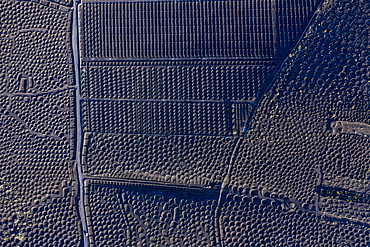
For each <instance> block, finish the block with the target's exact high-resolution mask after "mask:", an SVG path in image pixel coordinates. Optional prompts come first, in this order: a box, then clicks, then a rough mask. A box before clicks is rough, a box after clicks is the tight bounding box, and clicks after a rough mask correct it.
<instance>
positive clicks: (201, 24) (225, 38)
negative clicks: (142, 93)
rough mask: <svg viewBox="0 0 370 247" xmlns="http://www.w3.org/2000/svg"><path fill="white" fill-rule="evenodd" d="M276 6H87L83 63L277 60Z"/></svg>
mask: <svg viewBox="0 0 370 247" xmlns="http://www.w3.org/2000/svg"><path fill="white" fill-rule="evenodd" d="M274 2H275V1H273V0H248V1H153V2H152V1H131V2H111V3H99V2H89V1H87V2H83V5H82V9H81V18H82V22H81V26H82V32H81V33H83V37H82V43H83V44H82V47H83V58H86V59H91V58H126V59H127V58H204V57H209V58H212V57H213V58H220V57H227V58H232V57H233V58H274V57H275V53H276V51H275V50H276V49H275V39H276V37H275V36H276V32H275V11H274V9H275V8H274Z"/></svg>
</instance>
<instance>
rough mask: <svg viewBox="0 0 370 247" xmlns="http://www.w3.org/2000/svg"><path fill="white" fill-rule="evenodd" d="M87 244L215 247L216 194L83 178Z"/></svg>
mask: <svg viewBox="0 0 370 247" xmlns="http://www.w3.org/2000/svg"><path fill="white" fill-rule="evenodd" d="M87 182H88V185H87V186H88V187H87V188H88V195H87V198H88V199H87V205H86V207H87V211H88V226H89V233H90V234H91V235H90V245H92V246H117V245H123V246H156V245H159V246H216V244H218V243H217V230H216V228H215V213H214V211H215V206H216V198H217V196H215V195H212V194H207V193H204V192H202V190H200V191H198V192H196V191H195V192H185V191H181V190H168V189H160V188H155V187H154V188H146V187H145V186H144V187H140V186H139V187H137V186H136V187H130V186H129V185H126V186H122V185H121V186H120V185H119V184H115V185H112V183H110V184H109V182H108V184H104V183H103V184H101V182H98V181H94V180H88V181H87Z"/></svg>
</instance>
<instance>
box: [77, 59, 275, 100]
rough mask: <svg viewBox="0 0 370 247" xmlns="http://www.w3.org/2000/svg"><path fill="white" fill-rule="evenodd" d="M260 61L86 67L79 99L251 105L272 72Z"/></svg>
mask: <svg viewBox="0 0 370 247" xmlns="http://www.w3.org/2000/svg"><path fill="white" fill-rule="evenodd" d="M274 65H276V62H274V61H270V62H264V61H242V60H237V61H230V60H213V61H165V60H162V61H140V62H132V61H131V62H129V61H127V62H87V63H86V64H85V66H84V68H85V70H86V72H85V73H83V78H82V82H83V84H82V90H83V96H84V98H102V99H177V100H224V99H229V100H238V101H254V100H255V99H256V98H257V96H258V95H260V94H261V90H262V87H263V85H264V83H265V81H266V80H267V79H268V77H269V75H270V74H271V72H272V71H273V70H274V67H275V66H274Z"/></svg>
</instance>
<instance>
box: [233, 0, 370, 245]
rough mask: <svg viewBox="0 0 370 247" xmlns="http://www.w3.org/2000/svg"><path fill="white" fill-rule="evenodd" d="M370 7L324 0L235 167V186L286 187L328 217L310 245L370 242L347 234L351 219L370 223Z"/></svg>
mask: <svg viewBox="0 0 370 247" xmlns="http://www.w3.org/2000/svg"><path fill="white" fill-rule="evenodd" d="M369 11H370V5H369V2H368V1H356V2H354V1H346V2H343V1H326V2H324V3H323V5H322V7H321V8H319V10H318V12H317V15H316V18H315V20H314V21H313V22H312V24H311V26H310V27H309V28H308V30H307V33H306V35H304V37H303V38H302V40H301V42H300V43H298V45H297V46H296V49H295V50H294V51H293V52H292V53H291V54H290V55H289V58H288V59H287V61H286V63H285V64H284V65H283V66H282V68H281V70H280V72H279V73H278V74H277V77H276V80H275V81H274V83H273V85H272V87H271V89H270V90H268V92H267V93H266V94H265V97H264V98H263V100H262V101H261V104H260V106H259V108H258V109H257V111H256V114H255V115H254V116H253V120H252V123H251V127H250V130H249V131H248V133H247V135H246V138H245V139H244V140H243V142H241V145H240V149H239V152H238V155H237V158H235V163H234V165H233V168H232V171H231V174H232V175H231V176H230V181H231V182H230V185H229V188H234V187H235V188H252V187H259V189H260V190H265V191H268V192H269V193H271V194H273V193H277V194H281V197H286V198H287V199H289V201H290V202H292V203H293V204H294V205H295V206H294V207H296V208H302V209H304V210H308V211H311V212H312V213H315V214H317V216H320V217H318V218H317V219H318V220H322V221H323V222H326V223H325V224H324V225H323V226H322V227H321V226H320V227H319V226H317V227H318V228H317V229H319V232H317V235H316V237H317V239H316V240H315V241H316V242H312V243H311V244H305V245H304V246H310V245H312V246H317V245H321V244H327V245H329V246H330V245H337V246H343V245H349V246H355V245H356V243H357V244H359V245H360V246H361V245H364V246H366V245H369V238H368V237H365V238H363V237H361V236H360V235H358V234H357V235H356V233H355V232H357V230H356V231H354V232H352V233H350V234H348V235H346V234H347V233H346V231H349V232H351V231H352V230H350V229H349V228H348V227H349V226H351V227H352V225H353V226H354V225H356V227H357V226H359V227H360V228H361V229H363V230H361V231H363V232H368V231H369V229H370V228H369V223H368V222H369V214H368V212H369V211H368V210H369V206H368V194H369V192H368V185H367V184H369V174H370V173H369V164H370V156H369V153H370V142H369V138H368V137H367V134H366V133H367V132H368V131H367V128H368V124H369V116H370V111H369V109H370V101H369V93H368V91H366V90H365V89H366V88H367V87H368V85H369V83H368V82H369V80H368V78H369V74H368V73H367V71H368V68H369V64H368V60H369V53H368V52H364V51H365V50H367V48H366V47H367V44H368V43H369V35H368V34H369V31H370V29H369V25H368V23H369V13H370V12H369ZM347 15H348V16H350V18H345V16H347ZM364 26H366V27H364ZM339 181H342V183H339ZM360 181H361V183H359V182H360ZM356 184H357V185H356ZM315 224H319V225H321V222H320V223H318V222H316V223H315ZM331 224H336V225H335V227H334V226H331ZM351 227H350V228H351ZM314 228H316V227H314ZM360 228H359V229H360ZM361 231H360V232H361ZM332 232H334V235H333V234H332ZM287 234H288V233H287ZM312 234H313V233H312ZM359 234H360V233H359ZM322 239H326V240H325V241H324V242H322V243H321V242H320V241H322ZM297 243H298V242H297ZM309 243H310V242H309ZM275 245H276V244H272V246H275ZM287 245H288V246H297V245H298V244H295V243H294V242H291V243H290V244H287Z"/></svg>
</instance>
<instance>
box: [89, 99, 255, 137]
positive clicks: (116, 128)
mask: <svg viewBox="0 0 370 247" xmlns="http://www.w3.org/2000/svg"><path fill="white" fill-rule="evenodd" d="M250 111H251V107H250V105H249V104H248V103H231V102H230V101H162V100H151V101H149V100H141V101H138V100H87V101H84V102H83V114H84V116H83V118H84V120H85V121H84V123H83V124H84V129H85V131H89V132H99V133H125V134H159V135H212V136H231V135H239V134H240V131H241V129H239V128H240V126H243V124H244V123H245V121H246V120H247V119H248V116H249V115H250Z"/></svg>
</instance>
